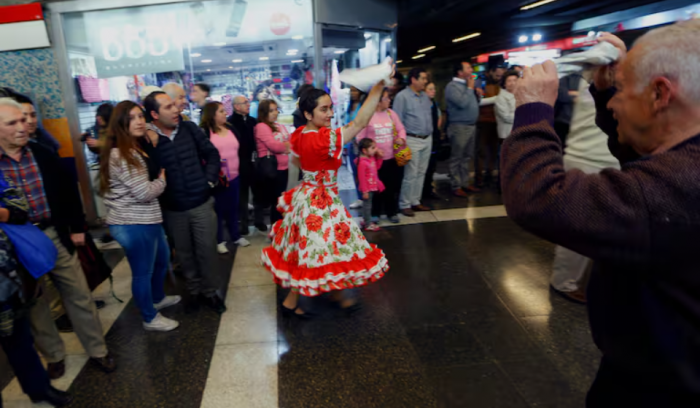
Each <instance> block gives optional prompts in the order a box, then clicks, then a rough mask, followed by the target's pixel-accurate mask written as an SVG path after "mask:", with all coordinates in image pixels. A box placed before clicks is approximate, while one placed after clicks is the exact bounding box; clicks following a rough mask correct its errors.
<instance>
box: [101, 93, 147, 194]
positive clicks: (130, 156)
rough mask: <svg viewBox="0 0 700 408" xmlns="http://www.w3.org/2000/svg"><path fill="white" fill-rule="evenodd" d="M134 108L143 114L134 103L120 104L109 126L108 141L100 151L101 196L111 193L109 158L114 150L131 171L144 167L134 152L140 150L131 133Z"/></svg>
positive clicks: (113, 113)
mask: <svg viewBox="0 0 700 408" xmlns="http://www.w3.org/2000/svg"><path fill="white" fill-rule="evenodd" d="M134 108H139V109H141V111H142V112H143V109H142V108H141V107H140V106H139V105H137V104H136V103H134V102H131V101H122V102H119V103H118V104H117V106H116V107H115V108H114V111H113V112H112V118H111V119H110V121H109V124H108V125H107V140H106V141H105V144H104V145H103V146H102V149H101V150H100V194H102V195H104V194H105V193H107V192H108V191H109V158H110V155H111V154H112V149H113V148H114V149H117V150H119V156H120V157H121V158H122V160H124V161H126V164H127V165H128V167H129V169H140V168H141V167H142V163H141V161H139V160H138V159H137V158H136V156H135V155H134V150H135V149H137V148H138V145H137V143H136V138H135V137H133V136H131V133H129V125H130V124H131V111H132V110H133V109H134Z"/></svg>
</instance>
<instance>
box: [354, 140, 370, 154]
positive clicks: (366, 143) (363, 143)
mask: <svg viewBox="0 0 700 408" xmlns="http://www.w3.org/2000/svg"><path fill="white" fill-rule="evenodd" d="M373 144H374V140H373V139H370V138H368V137H366V138H364V139H362V140H360V143H358V144H357V147H359V149H360V152H362V153H364V152H365V149H369V148H370V147H372V145H373Z"/></svg>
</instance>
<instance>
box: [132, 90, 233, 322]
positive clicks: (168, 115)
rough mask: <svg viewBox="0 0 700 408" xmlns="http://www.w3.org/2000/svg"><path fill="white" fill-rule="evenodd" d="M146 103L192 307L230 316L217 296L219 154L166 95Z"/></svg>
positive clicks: (166, 212) (167, 217)
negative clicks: (214, 189) (165, 178)
mask: <svg viewBox="0 0 700 408" xmlns="http://www.w3.org/2000/svg"><path fill="white" fill-rule="evenodd" d="M143 104H144V108H145V109H146V116H147V118H148V120H149V122H150V123H149V129H150V131H149V134H148V136H149V138H150V139H151V141H152V142H153V144H154V145H155V156H156V160H157V161H158V163H159V164H160V165H161V166H162V167H163V169H165V174H166V177H167V181H168V186H167V187H166V188H165V192H164V193H163V195H161V197H160V204H161V207H162V208H163V219H164V221H165V228H166V230H167V231H168V235H169V236H170V237H171V238H172V240H173V243H174V244H175V257H176V258H177V259H178V260H179V261H180V264H181V265H182V271H183V275H184V276H185V279H186V280H187V290H188V292H189V293H190V296H191V297H192V299H191V303H190V306H195V307H196V305H197V304H199V303H202V304H205V305H206V306H209V307H210V308H212V309H214V311H216V312H217V313H220V314H221V313H224V312H225V311H226V306H225V305H224V302H223V300H221V297H219V295H218V294H217V293H216V291H217V289H218V282H217V280H218V279H217V272H218V256H217V254H216V214H215V212H214V198H213V197H212V194H211V190H212V189H213V188H214V187H216V184H217V183H218V179H219V171H220V168H221V161H220V157H219V151H218V150H217V149H216V147H214V145H213V144H211V142H210V141H209V139H208V138H207V137H206V136H205V134H204V132H202V130H201V129H200V128H199V126H197V125H195V124H194V123H192V122H189V121H181V119H180V108H179V107H178V106H177V105H176V104H175V102H174V101H173V100H172V99H171V98H170V96H168V95H167V94H166V93H165V92H161V91H158V92H153V93H152V94H150V95H148V96H147V97H146V99H145V100H144V102H143Z"/></svg>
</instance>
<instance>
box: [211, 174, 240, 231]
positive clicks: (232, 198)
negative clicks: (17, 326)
mask: <svg viewBox="0 0 700 408" xmlns="http://www.w3.org/2000/svg"><path fill="white" fill-rule="evenodd" d="M240 189H241V181H240V177H236V178H235V179H233V180H231V181H229V185H228V187H226V188H225V189H223V190H220V191H218V192H217V193H216V194H215V195H214V200H215V201H214V210H215V211H216V227H217V228H216V239H217V240H218V241H217V242H218V243H222V242H224V241H225V239H224V221H226V226H227V227H228V234H229V235H230V236H231V241H232V242H236V241H238V240H239V239H240V238H241V229H240V227H239V226H238V210H239V207H240V205H239V200H240V195H241V194H240V193H241V192H240ZM246 205H247V203H246ZM246 211H248V207H246Z"/></svg>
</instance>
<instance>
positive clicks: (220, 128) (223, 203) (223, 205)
mask: <svg viewBox="0 0 700 408" xmlns="http://www.w3.org/2000/svg"><path fill="white" fill-rule="evenodd" d="M199 126H200V127H201V128H202V130H204V134H205V135H207V136H208V137H209V140H210V141H211V144H213V145H214V147H216V149H217V150H218V151H219V155H220V156H221V171H222V173H223V175H222V176H223V177H225V180H222V183H220V186H219V187H217V189H216V191H215V193H214V200H215V202H214V209H215V210H216V220H217V231H216V234H217V240H218V245H217V247H216V250H217V251H218V252H219V253H220V254H227V253H228V248H226V240H225V239H224V221H226V226H227V227H228V233H229V236H230V238H231V241H233V243H234V244H236V245H238V246H240V247H247V246H249V245H250V242H248V240H247V239H245V238H243V237H241V229H240V227H239V225H238V208H239V200H240V180H239V179H238V169H239V160H238V147H239V146H240V145H239V143H238V138H236V135H235V134H234V133H233V130H232V128H231V125H229V124H228V123H226V110H224V105H223V104H222V103H221V102H209V103H207V104H206V105H204V108H203V109H202V120H201V123H200V124H199Z"/></svg>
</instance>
